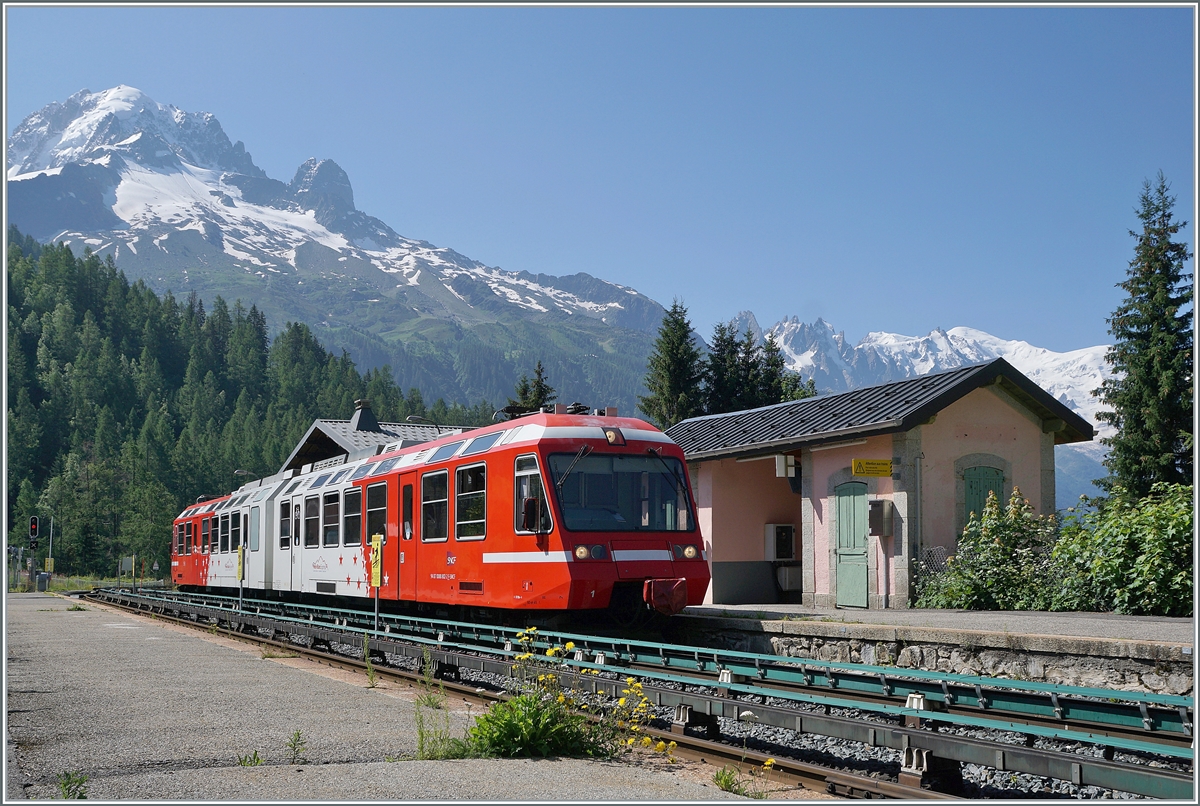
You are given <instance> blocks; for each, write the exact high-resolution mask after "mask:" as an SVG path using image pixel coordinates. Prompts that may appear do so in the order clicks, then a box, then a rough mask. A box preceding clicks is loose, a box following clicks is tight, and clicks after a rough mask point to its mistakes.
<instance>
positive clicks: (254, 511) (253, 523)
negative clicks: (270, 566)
mask: <svg viewBox="0 0 1200 806" xmlns="http://www.w3.org/2000/svg"><path fill="white" fill-rule="evenodd" d="M250 550H251V551H258V507H250Z"/></svg>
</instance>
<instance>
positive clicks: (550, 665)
mask: <svg viewBox="0 0 1200 806" xmlns="http://www.w3.org/2000/svg"><path fill="white" fill-rule="evenodd" d="M517 640H518V642H520V644H521V646H522V649H523V651H522V652H519V653H517V655H516V656H515V657H514V661H515V664H514V666H513V670H512V671H513V677H514V679H515V682H516V686H517V691H518V693H517V696H515V697H513V698H512V699H510V700H508V701H506V702H498V703H494V704H493V705H492V706H491V708H489V709H488V711H487V712H486V713H484V714H481V715H480V716H479V718H478V719H476V720H475V724H474V725H473V726H471V728H470V729H469V730H468V731H467V742H468V743H469V744H470V745H471V747H472V748H473V749H474V751H475V752H476V753H478V754H479V755H483V756H507V757H517V756H541V757H546V756H586V757H601V758H607V757H610V756H613V755H615V754H616V753H617V752H619V750H620V748H621V746H622V742H621V739H622V736H623V734H624V733H625V732H626V730H627V728H628V726H629V724H630V723H629V720H630V719H631V718H632V717H633V708H634V705H633V703H632V702H631V701H630V700H628V699H624V698H623V699H622V700H621V701H620V704H619V705H617V704H614V706H615V707H614V713H613V714H609V715H608V716H607V718H604V719H600V720H599V721H593V720H592V719H589V718H588V717H587V715H586V714H584V713H582V712H583V711H585V710H587V709H588V704H587V703H586V702H583V701H582V700H581V699H579V697H578V696H577V692H575V691H574V690H564V689H563V687H562V677H563V675H562V673H563V671H564V670H565V667H566V663H567V661H566V657H565V656H566V653H567V652H569V651H570V650H571V649H573V648H574V644H572V643H568V644H567V645H566V647H559V646H552V647H549V648H547V649H546V651H545V653H544V654H539V653H538V652H537V651H536V645H537V642H538V637H537V628H536V627H530V628H529V629H527V630H522V631H521V632H519V633H517ZM639 690H640V686H639ZM629 691H630V689H626V692H627V693H628V692H629ZM577 708H578V709H579V710H576V709H577ZM643 711H644V708H643V709H642V711H639V712H638V714H639V715H640V714H641V713H642V712H643ZM639 719H640V716H639ZM618 721H619V722H620V727H618Z"/></svg>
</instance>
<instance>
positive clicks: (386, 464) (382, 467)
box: [371, 456, 401, 476]
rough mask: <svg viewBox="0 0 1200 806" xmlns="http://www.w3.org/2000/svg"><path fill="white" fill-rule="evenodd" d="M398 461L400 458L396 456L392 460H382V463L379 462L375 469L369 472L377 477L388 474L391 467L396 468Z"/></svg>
mask: <svg viewBox="0 0 1200 806" xmlns="http://www.w3.org/2000/svg"><path fill="white" fill-rule="evenodd" d="M400 459H401V457H399V456H397V457H395V458H393V459H384V460H383V461H382V462H380V463H379V464H378V465H376V466H375V469H374V470H372V471H371V475H372V476H378V475H379V474H381V473H386V472H388V471H389V470H391V469H392V468H393V467H395V466H396V462H399V461H400Z"/></svg>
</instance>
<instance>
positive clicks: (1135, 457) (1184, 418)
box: [1092, 171, 1194, 497]
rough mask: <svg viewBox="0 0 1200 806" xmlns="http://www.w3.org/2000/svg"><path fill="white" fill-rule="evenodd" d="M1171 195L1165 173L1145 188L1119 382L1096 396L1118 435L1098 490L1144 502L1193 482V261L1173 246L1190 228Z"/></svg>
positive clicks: (1117, 324)
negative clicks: (1157, 490) (1163, 488)
mask: <svg viewBox="0 0 1200 806" xmlns="http://www.w3.org/2000/svg"><path fill="white" fill-rule="evenodd" d="M1169 189H1170V187H1169V186H1168V185H1167V181H1166V179H1165V178H1164V177H1163V174H1162V172H1161V171H1159V173H1158V179H1157V181H1156V182H1155V183H1154V184H1153V185H1151V183H1150V182H1149V181H1146V182H1144V183H1143V184H1142V194H1141V197H1140V200H1139V201H1140V209H1139V210H1138V218H1139V219H1141V221H1142V231H1141V232H1135V231H1133V230H1130V233H1129V234H1130V235H1132V236H1133V237H1134V238H1136V239H1137V246H1136V247H1135V248H1134V256H1133V260H1131V261H1130V262H1129V273H1128V277H1127V278H1126V280H1125V281H1124V282H1123V283H1120V284H1119V286H1120V288H1122V289H1124V290H1125V292H1126V295H1127V296H1126V299H1125V301H1124V302H1123V303H1122V304H1121V306H1120V307H1119V308H1117V310H1116V311H1114V312H1113V315H1112V317H1111V318H1109V320H1108V323H1109V333H1111V334H1112V336H1113V338H1114V343H1113V346H1112V347H1111V348H1109V351H1108V355H1107V356H1106V358H1107V360H1108V363H1109V365H1110V366H1111V367H1112V372H1113V377H1112V378H1109V379H1106V380H1105V381H1104V382H1103V383H1102V384H1101V386H1100V388H1099V389H1097V390H1095V391H1094V392H1093V393H1092V394H1094V395H1096V396H1098V397H1099V398H1100V399H1101V400H1102V401H1103V402H1104V403H1105V404H1107V405H1108V406H1110V407H1111V408H1112V411H1111V412H1101V413H1100V414H1099V415H1098V418H1099V419H1100V420H1101V421H1103V422H1107V423H1111V424H1112V425H1113V426H1114V427H1115V428H1116V434H1115V435H1114V436H1113V437H1111V438H1108V439H1105V440H1103V442H1104V443H1105V444H1106V445H1108V448H1109V454H1108V458H1107V459H1106V460H1105V462H1104V464H1105V466H1106V467H1107V468H1108V470H1109V473H1110V475H1109V476H1108V477H1107V478H1104V479H1099V480H1097V482H1096V483H1097V484H1099V485H1100V486H1101V487H1102V488H1104V489H1105V490H1110V489H1112V487H1113V486H1114V485H1120V486H1122V487H1124V488H1125V489H1127V490H1129V491H1130V492H1132V493H1134V494H1135V495H1137V496H1139V497H1141V496H1145V495H1146V494H1148V493H1149V492H1150V488H1151V486H1152V485H1153V484H1154V483H1155V482H1171V483H1181V484H1187V483H1190V481H1191V479H1192V439H1193V437H1192V383H1193V381H1192V360H1193V358H1192V349H1193V340H1192V310H1193V305H1192V300H1193V285H1194V281H1193V278H1192V276H1191V275H1188V274H1187V273H1186V271H1185V269H1186V265H1185V264H1186V263H1187V261H1188V260H1189V259H1190V258H1191V257H1192V254H1191V253H1190V252H1189V251H1188V247H1187V244H1185V243H1181V242H1178V241H1175V240H1173V238H1174V236H1175V235H1177V234H1178V232H1179V230H1180V229H1181V228H1182V227H1184V226H1186V224H1187V222H1186V221H1176V220H1174V218H1173V215H1172V214H1173V210H1174V207H1175V197H1174V196H1171V195H1168V190H1169Z"/></svg>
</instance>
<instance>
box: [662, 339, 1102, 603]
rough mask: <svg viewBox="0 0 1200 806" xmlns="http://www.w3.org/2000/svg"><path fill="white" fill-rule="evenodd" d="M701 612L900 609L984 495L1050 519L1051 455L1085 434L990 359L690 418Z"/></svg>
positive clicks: (687, 450)
mask: <svg viewBox="0 0 1200 806" xmlns="http://www.w3.org/2000/svg"><path fill="white" fill-rule="evenodd" d="M667 434H668V435H669V436H670V437H671V438H672V439H674V440H675V441H676V442H677V443H679V445H680V446H681V447H682V448H683V451H684V455H685V457H686V458H687V461H688V463H689V470H690V474H691V478H692V486H693V490H692V492H693V494H694V497H695V500H696V504H697V508H698V511H697V517H698V520H699V523H700V529H701V532H702V533H703V535H704V541H705V549H706V551H707V556H708V559H709V564H710V566H711V570H712V582H711V584H710V586H709V590H708V595H707V597H706V600H705V601H706V602H707V603H711V604H772V603H777V602H796V603H802V604H808V605H814V606H818V607H834V606H837V607H862V608H887V607H899V608H903V607H909V606H910V604H911V601H910V600H911V594H912V590H913V585H912V582H913V579H914V576H913V575H914V573H915V572H916V568H917V563H918V562H919V561H921V560H922V559H923V558H924V559H926V560H930V559H938V558H944V557H945V556H947V555H952V554H953V553H954V550H955V546H956V542H957V536H958V535H960V534H961V533H962V530H963V528H964V527H965V526H966V524H967V521H968V519H969V516H970V513H971V512H976V513H978V512H981V511H982V509H983V504H984V502H985V501H986V500H987V495H988V493H989V492H991V491H994V492H995V493H996V495H997V496H999V497H1000V499H1001V501H1006V500H1007V499H1008V497H1009V496H1010V495H1011V493H1012V490H1013V487H1014V486H1015V487H1019V488H1020V490H1021V494H1022V495H1024V496H1025V497H1026V498H1028V499H1029V501H1030V503H1031V505H1032V506H1033V508H1034V510H1035V511H1036V512H1038V513H1039V514H1050V513H1053V512H1054V501H1055V489H1054V446H1055V445H1063V444H1067V443H1072V442H1085V441H1089V440H1091V439H1092V436H1093V428H1092V426H1091V424H1090V423H1088V422H1087V421H1086V420H1084V419H1083V418H1082V417H1080V416H1079V415H1078V414H1076V413H1075V412H1073V411H1072V410H1071V409H1069V408H1068V407H1067V406H1065V405H1064V404H1063V403H1061V402H1059V401H1058V400H1057V399H1055V398H1054V397H1053V396H1052V395H1051V394H1050V393H1048V392H1047V391H1045V390H1044V389H1042V388H1041V387H1039V386H1038V385H1037V384H1035V383H1034V382H1033V381H1031V380H1030V379H1029V378H1027V377H1026V376H1025V375H1023V374H1022V373H1021V372H1019V371H1017V370H1016V369H1015V368H1013V367H1012V365H1010V364H1009V363H1008V362H1007V361H1004V360H1003V359H996V360H994V361H991V362H989V363H985V364H978V365H973V366H968V367H962V368H959V369H955V370H951V371H949V372H942V373H936V374H931V375H924V376H921V377H917V378H910V379H906V380H902V381H896V382H893V383H887V384H882V385H879V386H872V387H867V388H864V389H856V390H853V391H850V392H844V393H841V394H835V395H825V396H819V397H814V398H808V399H806V400H796V401H790V402H787V403H780V404H777V405H773V406H766V407H763V408H758V409H751V410H747V411H738V412H731V413H728V414H716V415H709V416H705V417H694V418H692V419H689V420H684V421H683V422H681V423H678V424H677V425H675V426H673V427H672V428H670V429H669V430H668V431H667Z"/></svg>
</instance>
